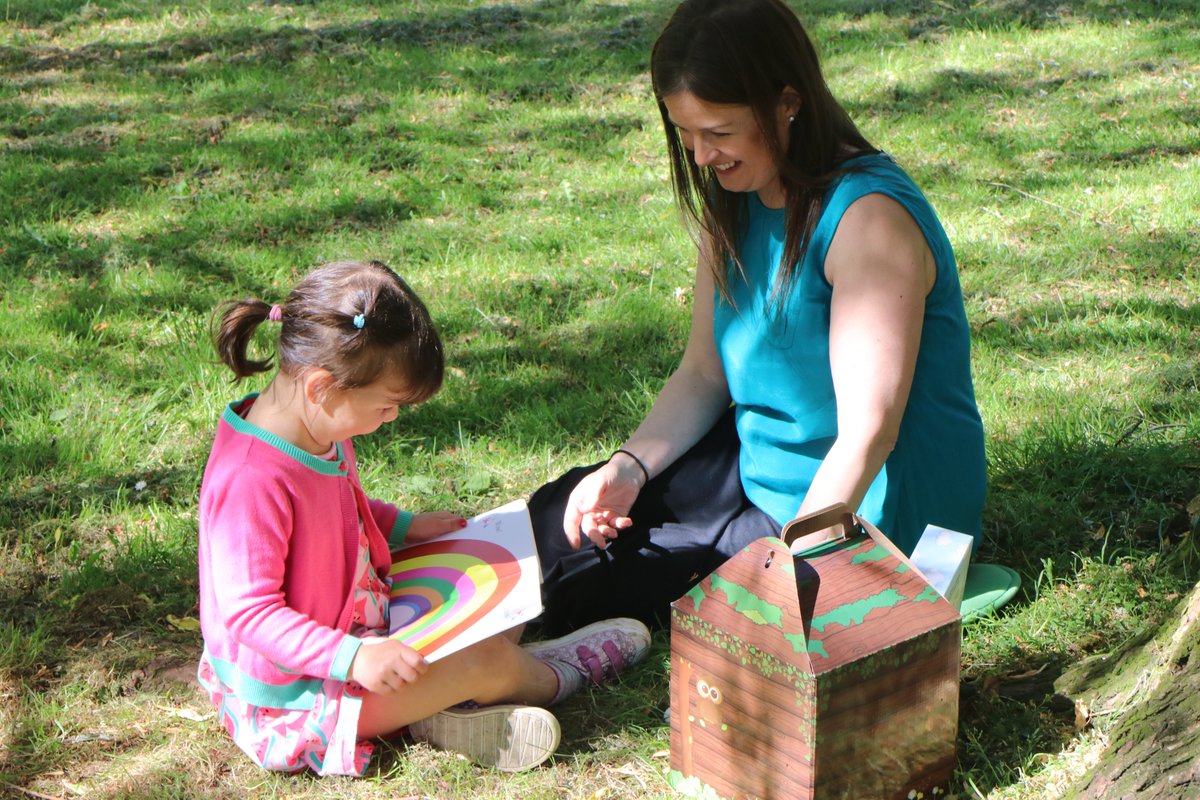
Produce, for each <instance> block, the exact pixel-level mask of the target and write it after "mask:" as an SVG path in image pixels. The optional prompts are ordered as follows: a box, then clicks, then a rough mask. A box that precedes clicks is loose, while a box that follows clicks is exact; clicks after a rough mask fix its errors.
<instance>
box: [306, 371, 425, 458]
mask: <svg viewBox="0 0 1200 800" xmlns="http://www.w3.org/2000/svg"><path fill="white" fill-rule="evenodd" d="M407 396H409V395H408V393H407V390H406V387H405V385H404V382H403V381H400V380H397V379H396V378H390V377H383V378H380V379H378V380H376V381H375V382H374V383H371V384H368V385H367V386H360V387H358V388H355V389H342V390H338V389H332V390H329V391H327V392H325V393H324V394H323V396H322V397H321V399H320V400H319V401H318V403H317V405H318V408H319V414H318V417H319V427H320V436H319V441H322V442H323V441H330V442H337V441H341V440H343V439H349V438H350V437H352V436H361V435H362V434H365V433H373V432H374V431H376V430H378V429H379V427H380V426H381V425H383V424H385V423H388V422H391V421H392V420H394V419H395V418H396V416H397V415H398V414H399V413H400V406H401V405H403V404H404V402H405V398H406V397H407ZM314 422H316V420H314ZM313 433H314V434H316V433H317V431H316V430H314V431H313Z"/></svg>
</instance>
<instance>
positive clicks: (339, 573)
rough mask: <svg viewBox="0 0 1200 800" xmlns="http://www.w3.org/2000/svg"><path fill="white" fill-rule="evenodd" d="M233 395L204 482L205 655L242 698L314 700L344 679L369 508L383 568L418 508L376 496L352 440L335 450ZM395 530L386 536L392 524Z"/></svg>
mask: <svg viewBox="0 0 1200 800" xmlns="http://www.w3.org/2000/svg"><path fill="white" fill-rule="evenodd" d="M256 397H257V394H251V395H248V396H247V397H245V398H243V399H242V400H239V401H236V402H233V403H230V404H229V406H228V407H227V408H226V409H225V411H224V413H223V414H222V415H221V420H220V422H219V423H218V426H217V435H216V440H215V441H214V442H213V446H212V452H211V453H210V455H209V459H208V465H207V467H205V470H204V481H203V483H202V484H201V487H200V627H201V630H202V631H203V634H204V651H205V657H206V658H207V659H208V660H209V662H210V663H211V664H212V666H213V669H214V670H215V671H216V673H217V675H218V677H220V678H221V680H222V681H223V682H224V683H225V684H226V685H228V686H230V687H231V688H232V689H233V691H234V692H235V693H236V694H237V695H238V696H239V697H240V698H242V699H243V700H246V701H247V702H250V703H254V704H256V705H262V706H270V707H273V708H306V707H310V706H311V704H312V698H313V696H314V694H315V692H318V691H320V686H321V683H322V682H323V681H324V680H326V679H331V678H332V679H335V680H345V679H346V674H347V672H348V671H349V669H350V662H351V661H353V660H354V655H355V653H357V652H358V648H359V645H361V643H362V641H361V640H360V639H357V638H355V637H353V636H350V635H349V634H348V633H347V631H348V630H349V628H350V621H351V614H352V607H353V603H352V594H353V585H352V584H353V581H354V577H355V576H354V572H355V565H356V558H357V556H358V520H359V518H360V517H361V519H362V520H363V524H364V527H365V529H366V533H367V540H368V542H369V544H370V551H371V563H372V564H373V565H374V566H375V569H376V570H377V571H378V572H379V574H380V575H386V574H387V570H388V567H390V566H391V556H390V554H389V553H390V550H394V549H396V548H397V547H398V546H399V545H400V544H401V543H402V542H403V541H404V536H405V534H406V533H407V531H408V525H409V522H410V521H411V520H412V514H410V513H408V512H403V511H400V510H399V509H397V508H396V507H395V506H393V505H390V504H388V503H384V502H381V501H379V500H371V499H368V498H367V496H366V495H365V494H364V493H363V490H362V487H361V486H360V485H359V481H358V470H357V467H356V465H355V461H354V448H353V446H352V444H351V442H350V440H349V439H347V440H346V441H344V442H339V443H338V445H337V449H338V454H337V458H336V459H334V460H332V461H326V460H324V459H321V458H318V457H317V456H314V455H312V454H310V453H307V452H305V451H303V450H301V449H300V448H298V447H296V446H295V445H292V444H291V443H289V442H287V441H284V440H283V439H280V438H279V437H277V436H275V435H273V434H271V433H268V432H267V431H264V430H262V429H261V428H258V427H256V426H254V425H251V424H250V423H248V422H246V421H245V420H244V419H242V417H241V416H240V415H239V412H244V411H245V410H246V409H248V408H249V407H250V405H251V404H252V403H253V402H254V400H255V398H256ZM384 531H387V535H386V536H385V534H384V533H383V532H384Z"/></svg>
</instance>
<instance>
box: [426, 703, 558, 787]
mask: <svg viewBox="0 0 1200 800" xmlns="http://www.w3.org/2000/svg"><path fill="white" fill-rule="evenodd" d="M408 733H409V735H410V736H412V738H414V739H416V740H417V741H420V742H428V743H429V744H430V745H432V746H434V747H437V748H439V749H441V750H450V751H452V752H455V753H461V754H462V755H464V756H466V757H467V758H469V759H470V760H471V761H474V762H475V763H476V764H480V765H482V766H485V767H495V768H496V769H498V770H501V771H503V772H523V771H524V770H527V769H532V768H533V767H536V766H537V765H538V764H541V763H542V762H543V761H545V760H546V759H547V758H549V757H550V756H551V755H553V754H554V750H555V749H556V748H557V747H558V741H559V738H560V737H561V735H562V733H561V731H560V730H559V727H558V719H557V718H556V717H555V716H554V715H553V714H551V713H550V712H549V711H547V710H546V709H544V708H538V707H537V706H517V705H497V706H481V707H480V708H478V709H474V710H470V711H465V710H461V709H459V710H456V709H446V710H445V711H439V712H438V713H436V714H434V715H433V716H432V717H426V718H425V719H423V720H420V721H419V722H414V723H412V724H411V725H409V726H408Z"/></svg>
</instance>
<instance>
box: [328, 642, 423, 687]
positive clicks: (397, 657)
mask: <svg viewBox="0 0 1200 800" xmlns="http://www.w3.org/2000/svg"><path fill="white" fill-rule="evenodd" d="M427 669H429V662H427V661H426V660H425V659H424V657H422V656H421V654H420V653H418V652H417V651H416V650H414V649H412V648H411V647H409V646H408V645H406V644H403V643H402V642H400V641H399V640H398V639H382V638H369V639H363V643H362V646H361V647H359V648H358V652H357V653H355V654H354V660H353V661H351V662H350V672H349V674H348V675H347V676H346V677H347V678H348V679H349V680H352V681H356V682H358V683H360V684H362V686H363V688H365V689H366V690H367V691H370V692H375V693H376V694H391V693H392V692H394V691H396V690H397V689H399V688H400V687H402V686H404V685H405V684H409V683H413V682H415V681H416V680H417V678H419V677H421V675H423V674H424V673H425V671H426V670H427Z"/></svg>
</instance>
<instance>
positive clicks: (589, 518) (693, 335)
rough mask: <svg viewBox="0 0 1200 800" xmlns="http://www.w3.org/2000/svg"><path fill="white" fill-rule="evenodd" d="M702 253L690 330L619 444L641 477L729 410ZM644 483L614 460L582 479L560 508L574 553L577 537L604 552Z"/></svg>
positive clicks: (625, 523)
mask: <svg viewBox="0 0 1200 800" xmlns="http://www.w3.org/2000/svg"><path fill="white" fill-rule="evenodd" d="M709 252H710V251H709V249H708V248H707V247H701V253H700V257H699V259H698V263H697V267H696V283H695V289H694V292H693V297H692V328H691V332H690V333H689V334H688V341H687V346H686V348H685V349H684V353H683V358H682V359H681V360H680V363H679V367H678V368H677V369H676V370H675V371H674V372H673V373H672V374H671V377H670V378H668V379H667V382H666V385H665V386H663V390H662V392H661V393H660V394H659V396H658V398H657V399H656V400H655V401H654V406H653V407H652V408H651V409H650V413H649V414H647V415H646V419H645V420H643V421H642V424H641V425H639V426H638V429H637V430H636V431H635V432H634V434H633V435H632V436H631V437H629V439H628V440H627V441H626V443H625V444H624V445H623V449H625V450H628V451H629V452H631V453H633V454H634V455H636V456H637V458H638V459H639V460H640V461H641V462H642V464H644V465H645V467H646V470H647V472H648V474H649V477H653V476H655V475H657V474H658V473H660V472H662V471H663V470H664V469H666V468H667V467H668V466H670V465H671V464H672V463H673V462H674V461H675V459H677V458H679V457H680V456H681V455H683V454H684V453H685V452H687V450H688V449H689V448H691V446H692V445H694V444H695V443H696V442H698V441H700V439H701V438H702V437H703V436H704V434H706V433H707V432H708V431H709V430H710V429H711V428H712V426H713V424H714V423H715V422H716V421H717V419H718V418H719V417H720V416H721V414H722V413H724V411H725V409H726V408H728V407H729V386H728V384H727V383H726V381H725V371H724V369H723V367H722V365H721V358H720V356H719V355H718V354H717V349H716V344H715V343H714V341H713V289H714V287H713V278H712V271H711V268H710V266H709V255H708V253H709ZM646 477H647V476H644V475H643V474H642V469H641V467H639V466H638V465H637V463H636V462H635V461H634V460H633V459H631V458H629V457H628V456H626V455H622V454H618V455H616V456H615V457H614V458H613V459H611V460H610V461H609V462H608V463H607V464H605V465H604V466H602V467H600V468H599V469H597V470H596V471H595V472H592V473H590V474H589V475H587V476H585V477H584V479H583V480H582V481H580V483H579V485H578V486H577V487H576V488H575V491H573V492H572V493H571V499H570V501H569V502H568V503H567V511H566V514H565V515H564V518H563V530H564V532H565V533H566V535H567V539H568V540H569V541H570V542H571V545H572V546H574V547H579V545H580V544H581V543H582V537H581V535H580V534H581V532H582V534H583V535H586V536H587V537H588V538H589V539H590V540H591V541H592V542H593V543H594V544H595V545H596V546H597V547H604V546H605V544H606V543H607V541H608V540H609V539H613V538H615V537H616V536H617V532H618V530H619V529H621V528H627V527H629V525H630V524H631V520H630V519H629V517H628V514H629V509H630V508H632V507H633V502H634V500H636V499H637V496H638V493H639V492H640V491H641V488H642V485H643V484H644V482H645V480H646Z"/></svg>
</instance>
